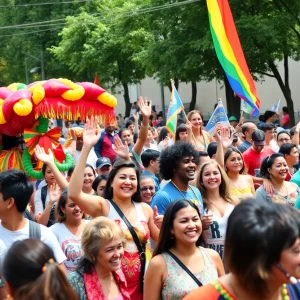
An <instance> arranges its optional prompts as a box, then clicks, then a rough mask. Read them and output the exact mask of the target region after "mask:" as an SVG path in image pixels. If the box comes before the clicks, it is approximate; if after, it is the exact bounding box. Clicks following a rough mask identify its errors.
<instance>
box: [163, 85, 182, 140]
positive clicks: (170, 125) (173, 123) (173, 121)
mask: <svg viewBox="0 0 300 300" xmlns="http://www.w3.org/2000/svg"><path fill="white" fill-rule="evenodd" d="M171 85H172V95H171V102H170V105H169V109H168V114H167V122H166V128H167V129H168V131H169V132H170V134H171V135H172V137H173V138H174V139H175V133H176V127H177V115H178V114H179V113H180V112H181V111H182V110H184V106H183V104H182V101H181V99H180V97H179V95H178V92H177V90H176V88H175V85H174V82H173V80H171Z"/></svg>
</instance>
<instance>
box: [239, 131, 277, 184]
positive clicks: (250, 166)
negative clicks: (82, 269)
mask: <svg viewBox="0 0 300 300" xmlns="http://www.w3.org/2000/svg"><path fill="white" fill-rule="evenodd" d="M265 144H266V142H265V134H264V132H263V131H262V130H260V129H256V130H255V131H254V132H253V133H252V146H251V148H249V149H248V150H247V151H245V152H244V153H243V158H244V162H245V167H246V168H245V169H246V172H247V173H248V174H249V175H252V176H254V177H259V173H260V165H261V163H262V161H263V160H264V158H265V157H267V156H269V155H272V154H273V153H275V152H274V151H273V150H272V149H270V148H265ZM261 182H262V180H261Z"/></svg>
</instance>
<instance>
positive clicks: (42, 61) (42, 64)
mask: <svg viewBox="0 0 300 300" xmlns="http://www.w3.org/2000/svg"><path fill="white" fill-rule="evenodd" d="M41 71H42V80H45V61H44V52H43V51H42V53H41Z"/></svg>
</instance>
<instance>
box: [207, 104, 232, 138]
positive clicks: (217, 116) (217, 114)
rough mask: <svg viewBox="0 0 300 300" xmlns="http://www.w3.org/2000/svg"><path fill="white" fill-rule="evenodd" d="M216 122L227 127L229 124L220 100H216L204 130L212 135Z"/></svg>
mask: <svg viewBox="0 0 300 300" xmlns="http://www.w3.org/2000/svg"><path fill="white" fill-rule="evenodd" d="M217 123H221V124H222V125H223V126H224V127H229V125H230V124H229V121H228V117H227V114H226V111H225V109H224V106H223V103H222V100H219V101H218V106H217V107H216V109H215V111H214V112H213V114H212V115H211V117H210V119H209V121H208V123H207V125H206V131H207V132H208V133H209V134H211V135H212V134H213V132H214V130H215V127H216V125H217Z"/></svg>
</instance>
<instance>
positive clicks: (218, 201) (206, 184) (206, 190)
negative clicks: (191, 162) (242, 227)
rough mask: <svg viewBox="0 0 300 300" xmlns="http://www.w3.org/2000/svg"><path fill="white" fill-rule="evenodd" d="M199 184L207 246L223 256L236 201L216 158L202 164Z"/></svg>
mask: <svg viewBox="0 0 300 300" xmlns="http://www.w3.org/2000/svg"><path fill="white" fill-rule="evenodd" d="M197 186H198V188H199V190H200V192H201V194H202V197H203V202H204V210H205V215H204V216H203V218H202V225H203V228H204V236H205V239H206V242H207V246H208V247H209V248H212V249H214V250H216V251H217V252H218V253H219V254H220V256H221V258H223V254H224V244H225V238H224V237H225V234H226V228H227V222H228V217H229V216H230V214H231V212H232V211H233V209H234V205H235V203H234V201H233V200H232V199H231V197H230V195H229V191H228V183H227V178H226V174H225V172H224V171H223V169H222V168H221V167H220V165H219V164H218V163H217V162H216V161H215V160H210V161H207V162H205V163H203V164H202V165H201V167H200V172H199V177H198V182H197Z"/></svg>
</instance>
